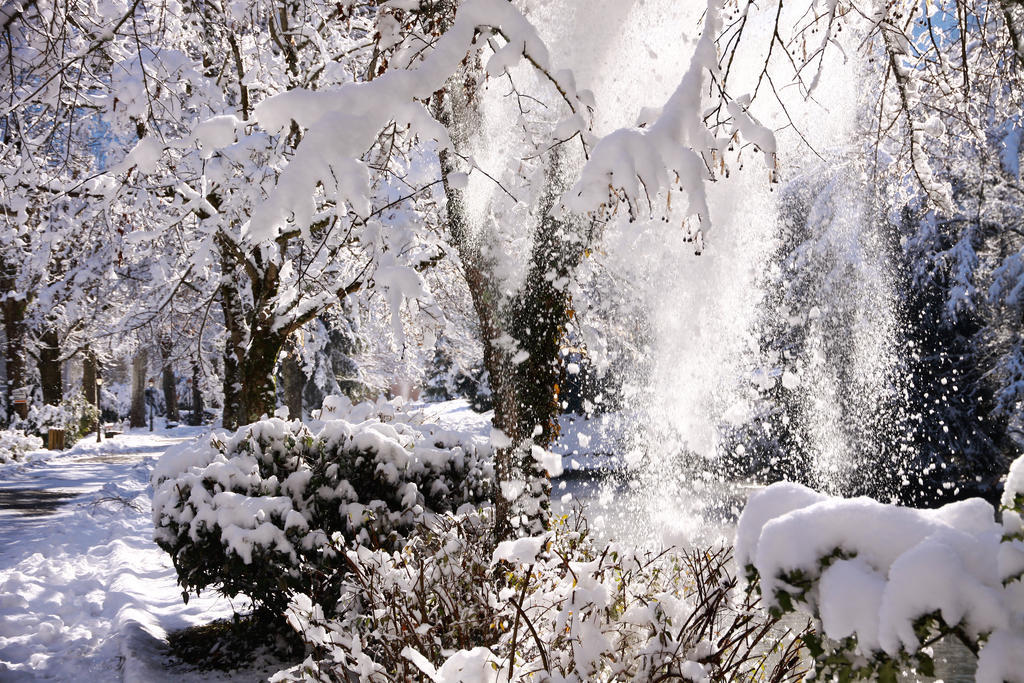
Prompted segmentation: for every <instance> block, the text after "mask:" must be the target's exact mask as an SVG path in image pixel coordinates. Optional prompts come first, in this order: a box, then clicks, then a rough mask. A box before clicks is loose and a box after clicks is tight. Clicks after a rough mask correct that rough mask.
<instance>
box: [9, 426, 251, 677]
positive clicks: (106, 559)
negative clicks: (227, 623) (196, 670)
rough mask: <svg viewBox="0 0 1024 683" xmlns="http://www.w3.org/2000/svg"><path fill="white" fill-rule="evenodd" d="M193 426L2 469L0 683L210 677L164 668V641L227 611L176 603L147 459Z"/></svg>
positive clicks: (216, 605) (87, 443)
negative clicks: (157, 539) (157, 531)
mask: <svg viewBox="0 0 1024 683" xmlns="http://www.w3.org/2000/svg"><path fill="white" fill-rule="evenodd" d="M200 433H201V431H200V430H198V429H195V428H191V429H189V428H178V429H174V430H168V431H166V432H156V433H153V434H151V433H149V432H143V431H138V432H133V433H129V434H125V435H122V436H118V437H115V438H114V439H112V440H105V441H104V442H103V443H102V444H96V443H95V442H94V441H91V440H88V439H86V440H84V441H83V442H80V443H79V444H77V445H76V446H75V448H73V449H71V450H70V451H67V452H66V453H64V454H61V455H59V456H56V457H53V458H52V459H50V460H47V461H36V462H32V463H29V464H25V465H6V466H3V467H2V468H0V680H3V681H9V680H10V681H28V680H61V681H65V680H75V679H78V678H81V679H82V680H90V681H91V680H103V681H108V680H137V681H160V680H171V679H173V680H176V681H184V680H188V679H189V678H192V679H195V680H210V679H211V678H214V677H213V676H211V675H210V674H208V673H207V674H202V675H199V674H193V675H191V676H190V675H188V672H187V671H184V670H182V669H181V668H180V667H169V666H168V662H167V661H166V658H165V656H164V654H163V650H162V648H163V645H164V643H165V639H166V634H167V632H168V631H171V630H175V629H178V628H182V627H184V626H188V625H191V624H196V623H205V622H208V621H211V620H213V619H215V618H219V617H222V616H226V615H228V614H230V611H231V610H230V605H229V604H227V602H226V601H224V600H217V599H213V598H205V597H204V598H203V599H196V598H195V597H193V598H192V599H191V600H190V602H189V604H188V605H187V606H186V605H184V604H183V603H182V599H181V590H180V589H179V588H178V586H177V585H176V583H175V573H174V569H173V568H172V566H171V563H170V559H169V558H168V556H167V554H166V553H164V552H163V551H162V550H160V549H159V548H157V547H156V545H155V544H154V543H153V541H152V540H151V538H152V521H151V519H150V502H151V501H150V491H149V473H150V471H151V469H152V466H153V462H154V459H155V458H156V457H159V456H160V455H161V454H162V453H163V452H164V451H165V450H166V449H167V448H169V447H170V446H173V445H175V444H178V443H181V442H182V441H185V440H187V439H190V438H194V437H195V436H196V435H198V434H200ZM257 677H258V675H257V674H256V672H250V675H249V676H246V677H245V678H249V679H252V678H257Z"/></svg>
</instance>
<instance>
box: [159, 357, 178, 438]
mask: <svg viewBox="0 0 1024 683" xmlns="http://www.w3.org/2000/svg"><path fill="white" fill-rule="evenodd" d="M160 353H161V355H162V356H163V368H162V369H161V380H160V383H161V388H162V389H163V392H164V407H165V415H166V416H167V421H168V422H178V421H179V420H180V419H181V418H180V416H179V415H178V380H177V378H176V377H175V376H174V366H173V365H172V363H171V355H172V354H173V353H174V347H173V345H172V344H171V342H170V340H168V339H162V340H161V341H160Z"/></svg>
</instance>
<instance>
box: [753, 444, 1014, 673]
mask: <svg viewBox="0 0 1024 683" xmlns="http://www.w3.org/2000/svg"><path fill="white" fill-rule="evenodd" d="M1022 463H1024V458H1021V459H1018V460H1017V461H1016V462H1015V463H1014V464H1013V466H1012V467H1011V469H1010V473H1009V475H1008V478H1007V482H1006V486H1005V493H1004V495H1003V499H1002V506H1003V509H1004V513H1003V521H1002V524H999V523H997V522H996V516H995V510H994V509H993V508H992V506H991V505H990V504H988V503H987V502H985V501H983V500H981V499H977V498H975V499H970V500H965V501H960V502H956V503H952V504H949V505H946V506H944V507H942V508H939V509H937V510H916V509H911V508H903V507H899V506H895V505H886V504H883V503H879V502H877V501H875V500H872V499H870V498H855V499H841V498H834V497H831V496H827V495H824V494H821V493H817V492H815V491H812V490H810V489H808V488H806V487H803V486H800V485H798V484H791V483H779V484H773V485H772V486H769V487H767V488H766V489H764V490H762V491H759V492H757V493H755V494H754V495H752V496H751V497H750V500H749V502H748V504H747V507H746V509H745V510H744V512H743V514H742V516H741V517H740V521H739V526H738V528H737V534H736V559H737V562H738V564H739V565H740V566H741V567H747V568H748V569H751V570H753V572H756V577H757V579H758V580H759V581H760V587H761V592H762V595H763V599H764V603H765V605H766V607H768V608H772V607H775V608H779V607H783V608H786V607H787V606H788V605H790V604H792V605H793V606H795V607H796V608H797V609H800V610H801V611H805V612H807V613H809V614H811V615H813V616H815V617H817V618H819V619H820V621H821V629H822V631H823V632H824V635H826V636H828V637H829V638H830V639H832V640H835V641H840V640H842V639H845V638H849V637H853V638H855V640H856V643H855V652H856V653H858V654H860V655H862V656H865V657H870V656H872V655H873V654H875V653H879V652H882V653H885V654H886V655H888V656H890V657H894V658H895V657H899V656H900V655H901V654H902V655H906V654H914V653H917V652H918V651H919V650H920V649H921V648H922V645H923V644H922V642H921V640H920V638H919V633H917V632H915V622H919V620H920V619H921V618H923V617H926V616H927V615H932V614H937V615H938V616H939V617H941V620H942V622H944V623H945V625H947V626H949V627H958V628H960V629H962V630H963V632H964V633H965V634H966V635H967V636H968V637H969V638H970V639H972V640H973V641H974V642H979V641H980V642H983V645H982V647H981V650H980V654H979V658H978V669H977V680H979V681H1003V680H1008V681H1024V654H1022V653H1024V628H1022V627H1024V586H1022V583H1021V575H1022V572H1024V526H1022V522H1021V513H1022V503H1024V495H1022V492H1024V464H1022Z"/></svg>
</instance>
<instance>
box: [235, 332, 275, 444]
mask: <svg viewBox="0 0 1024 683" xmlns="http://www.w3.org/2000/svg"><path fill="white" fill-rule="evenodd" d="M282 346H284V340H283V339H282V338H281V337H280V335H276V334H273V333H270V332H263V333H260V332H259V331H257V333H256V334H254V335H253V336H252V339H251V341H250V343H249V347H248V348H247V349H246V353H245V357H244V358H243V359H242V363H241V367H240V368H239V371H240V372H239V379H240V380H241V387H242V390H243V392H242V393H243V395H242V397H241V402H242V406H243V411H244V412H243V414H244V416H245V423H246V424H251V423H253V422H256V421H258V420H260V419H261V418H262V417H263V416H264V415H273V414H274V409H275V408H276V407H277V384H276V383H275V381H274V366H275V365H276V364H277V356H278V354H280V353H281V347H282Z"/></svg>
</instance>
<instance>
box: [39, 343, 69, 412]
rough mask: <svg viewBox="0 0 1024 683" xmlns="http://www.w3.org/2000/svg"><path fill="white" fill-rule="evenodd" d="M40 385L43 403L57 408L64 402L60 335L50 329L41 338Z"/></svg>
mask: <svg viewBox="0 0 1024 683" xmlns="http://www.w3.org/2000/svg"><path fill="white" fill-rule="evenodd" d="M37 365H38V367H39V383H40V385H42V389H43V403H45V404H46V405H51V406H57V405H60V403H61V401H63V400H64V377H63V373H62V372H61V370H62V367H61V366H62V365H63V364H62V363H61V360H60V335H58V334H57V330H56V329H55V328H52V327H49V328H46V330H44V331H43V333H42V334H41V335H40V336H39V362H38V363H37Z"/></svg>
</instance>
